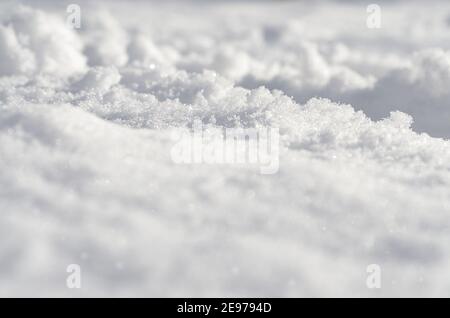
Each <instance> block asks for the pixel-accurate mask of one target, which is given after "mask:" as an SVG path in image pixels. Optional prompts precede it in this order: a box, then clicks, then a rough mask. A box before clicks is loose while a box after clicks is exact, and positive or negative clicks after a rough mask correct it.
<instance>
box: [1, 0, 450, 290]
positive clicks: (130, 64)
mask: <svg viewBox="0 0 450 318" xmlns="http://www.w3.org/2000/svg"><path fill="white" fill-rule="evenodd" d="M173 3H175V4H177V7H176V8H178V9H174V7H173V6H172V4H173ZM104 4H105V5H107V3H106V2H105V3H104ZM386 5H387V4H386ZM108 6H109V7H108V10H109V12H106V11H102V10H98V9H95V10H94V8H93V7H92V6H90V5H89V4H87V3H86V4H84V3H82V4H81V7H82V8H85V9H83V17H84V16H85V18H86V20H83V21H85V24H84V25H83V28H82V29H81V30H72V29H69V28H67V27H66V25H65V22H64V17H65V16H64V15H63V14H62V13H61V12H63V13H64V10H62V11H58V10H56V9H55V6H54V4H53V3H52V2H51V1H50V2H49V4H48V6H45V5H43V7H41V8H32V7H27V6H20V7H18V6H13V8H12V9H11V8H8V9H6V8H5V11H3V12H6V13H5V14H4V16H5V17H4V18H3V20H2V22H1V24H0V75H1V77H0V147H1V149H0V167H1V171H2V172H1V174H0V211H1V212H0V213H1V217H0V241H1V242H2V243H1V244H0V280H1V282H2V283H1V284H0V295H1V296H13V295H19V296H252V297H256V296H274V297H282V296H289V297H298V296H345V295H347V296H351V295H353V296H355V295H356V296H400V295H403V296H425V295H426V296H448V295H449V293H450V274H448V270H447V268H448V266H449V263H450V256H449V248H448V246H449V243H450V235H449V233H450V231H449V226H450V218H449V213H450V164H449V163H450V142H449V141H448V140H445V139H442V138H433V137H431V136H430V135H429V134H431V135H434V136H439V137H449V136H450V130H449V127H450V126H449V125H448V119H449V114H450V111H449V107H448V102H449V96H448V92H447V87H448V83H449V74H450V72H449V65H450V64H449V53H448V51H447V50H448V49H449V48H446V47H445V46H444V45H442V46H441V47H439V48H432V49H429V48H426V49H425V48H423V47H422V46H421V44H419V43H420V41H421V39H422V38H421V36H420V32H419V31H418V29H419V28H420V26H422V25H423V24H422V23H425V22H423V20H421V19H419V20H418V21H419V22H417V25H418V26H417V28H418V29H416V31H414V32H412V34H414V36H412V37H411V38H410V41H411V42H412V43H408V44H406V43H405V40H404V39H403V38H401V37H400V36H398V35H397V34H396V33H395V32H394V34H393V35H391V36H392V37H394V38H395V39H397V40H398V42H395V43H397V44H396V45H397V46H396V47H395V48H394V49H393V51H392V52H384V50H383V48H375V49H374V50H372V51H371V50H368V49H365V48H364V45H363V44H361V43H364V40H363V39H361V36H360V33H359V32H360V31H361V29H358V28H355V29H354V30H352V29H351V30H350V31H349V30H347V29H345V28H344V29H339V28H336V31H335V32H334V33H330V32H329V31H327V30H328V28H323V27H320V26H317V25H316V24H315V22H314V21H316V20H321V21H323V19H324V17H328V15H327V11H326V10H324V8H331V9H332V8H333V6H335V4H332V3H328V4H326V5H323V6H322V7H321V6H319V7H318V8H317V10H311V11H310V13H309V14H306V13H304V16H303V17H299V16H296V15H295V14H294V12H299V11H301V10H300V9H302V12H308V11H307V10H306V7H305V6H304V4H303V3H302V2H293V3H290V2H289V3H277V4H275V3H272V2H269V1H268V2H263V3H255V2H242V3H240V2H229V3H228V2H221V1H216V2H214V4H212V3H211V4H208V5H205V4H204V3H202V4H201V5H198V4H197V2H195V1H194V2H191V1H188V2H181V1H175V2H172V1H169V2H168V3H166V4H156V3H153V2H150V3H148V2H136V5H135V6H134V7H133V8H128V9H126V8H124V6H125V5H124V4H123V3H122V2H119V1H118V2H108ZM216 6H219V7H220V8H221V10H217V9H216ZM273 6H277V8H278V10H279V11H278V12H280V13H277V14H273ZM392 6H393V7H390V8H393V9H392V11H395V10H394V9H395V8H398V7H397V6H399V5H398V4H393V5H392ZM145 8H147V10H146V11H145V10H144V9H145ZM249 8H250V9H251V10H246V9H249ZM256 8H258V14H255V10H256ZM293 9H296V11H294V10H293ZM331 9H330V10H331ZM449 9H450V7H449ZM6 10H11V11H6ZM127 10H128V11H127ZM130 10H131V11H132V12H133V13H134V15H133V16H132V20H133V21H130V20H131V15H130V14H129V12H130ZM357 10H359V7H358V5H356V4H353V5H347V6H346V10H344V11H345V12H344V13H342V12H341V13H339V14H338V16H337V17H336V16H335V17H333V18H330V20H329V21H330V24H333V23H337V24H339V22H338V20H339V19H338V18H339V15H345V16H346V17H347V18H348V19H347V21H348V23H350V24H352V23H354V25H358V22H357V21H359V18H360V17H359V16H357V17H356V18H354V19H355V20H356V21H354V20H352V17H354V14H355V12H357ZM409 10H412V11H414V10H416V11H414V12H422V11H423V7H422V5H421V4H420V3H419V4H415V5H412V7H411V8H410V9H409ZM144 11H145V13H146V14H147V16H140V15H139V13H140V12H141V13H142V12H144ZM186 12H187V16H186ZM205 12H208V13H209V15H205ZM236 12H238V14H239V15H242V16H244V17H246V19H244V20H242V23H238V24H236V23H235V21H236V20H235V19H236ZM363 12H365V11H364V10H363ZM158 16H159V19H158ZM168 16H171V17H172V18H173V19H167V17H168ZM206 16H207V17H208V18H205V19H198V17H206ZM268 17H270V19H269V18H268ZM363 17H364V15H363ZM443 18H444V17H443ZM83 19H84V18H83ZM186 19H187V21H188V22H186ZM424 19H425V18H424ZM147 21H151V23H147ZM400 21H403V22H401V23H399V25H400V29H401V28H402V25H403V24H406V22H405V20H401V19H400ZM433 21H435V20H433ZM439 21H441V20H439ZM442 21H444V20H442ZM442 21H441V22H442ZM175 22H176V23H175ZM217 22H220V23H221V26H223V27H221V28H213V27H211V26H212V25H214V24H216V23H217ZM183 23H184V24H183ZM303 23H305V24H303ZM306 23H310V24H308V25H310V27H309V28H305V25H306ZM387 23H389V20H388V21H387ZM180 25H182V27H181V26H180ZM443 28H448V26H447V25H446V24H445V23H444V22H442V24H439V25H437V26H435V29H434V32H432V33H431V34H432V35H433V36H432V37H431V39H430V40H429V41H433V40H435V41H437V42H438V41H440V40H442V38H443V37H445V36H446V35H444V32H443V30H444V29H443ZM364 32H367V30H366V31H364ZM380 32H381V31H380ZM397 36H398V38H397ZM373 37H374V39H373V41H374V43H378V45H380V46H381V45H383V43H386V42H388V43H391V42H389V40H390V39H389V38H387V35H386V34H378V35H373ZM352 43H354V44H353V45H352ZM449 43H450V42H449ZM435 44H436V43H433V46H434V47H436V45H435ZM371 45H373V44H371ZM406 46H407V47H408V48H414V50H413V51H416V53H410V52H407V51H408V50H405V47H406ZM314 96H321V97H329V98H331V99H332V100H334V101H332V100H330V99H326V98H314ZM339 101H344V102H347V103H351V104H352V105H349V104H345V103H340V102H339ZM402 111H403V112H402ZM195 120H201V121H202V123H204V124H205V125H207V126H211V127H220V128H221V127H242V128H250V127H275V128H279V129H280V133H281V143H280V146H281V153H280V170H279V172H278V173H277V174H275V175H272V176H263V175H260V174H259V172H258V169H257V168H255V167H252V166H246V165H244V166H242V165H239V166H235V165H178V164H175V163H174V162H173V160H172V159H171V157H170V153H171V148H172V146H173V140H172V139H171V132H172V131H173V129H177V128H185V127H187V128H190V127H192V125H193V123H194V121H195ZM417 131H419V133H418V132H417ZM420 132H427V133H429V134H426V133H420ZM373 263H375V264H379V265H380V266H381V268H382V273H383V276H382V277H383V286H382V288H381V289H379V290H371V289H368V288H367V287H366V277H367V273H366V268H367V266H368V265H369V264H373ZM69 264H79V265H80V266H81V268H82V273H83V276H82V277H83V280H82V281H83V285H82V288H81V289H80V290H71V289H68V288H66V286H65V279H66V276H67V273H66V268H67V266H68V265H69Z"/></svg>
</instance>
